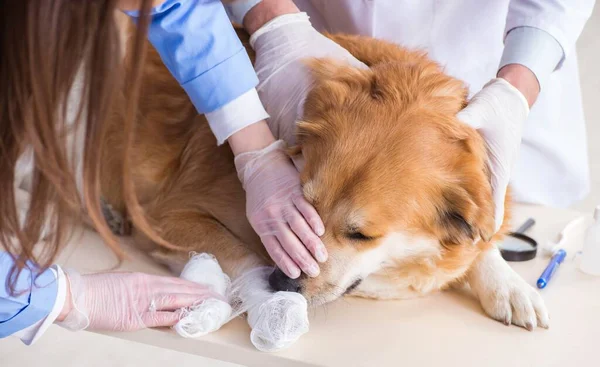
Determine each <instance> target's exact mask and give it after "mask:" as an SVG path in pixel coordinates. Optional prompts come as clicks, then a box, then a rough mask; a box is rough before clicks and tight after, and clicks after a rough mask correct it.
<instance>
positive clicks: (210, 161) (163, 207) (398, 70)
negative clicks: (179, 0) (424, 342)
mask: <svg viewBox="0 0 600 367" xmlns="http://www.w3.org/2000/svg"><path fill="white" fill-rule="evenodd" d="M328 37H330V38H331V39H332V40H334V41H335V42H337V43H339V44H340V45H341V46H342V47H345V48H346V49H348V51H350V53H352V54H353V55H354V56H355V57H356V58H358V59H359V60H361V61H363V62H364V63H365V64H366V65H368V66H369V68H368V69H358V68H354V67H351V66H348V65H345V64H340V63H338V62H336V61H333V60H323V59H316V60H307V62H308V65H309V67H310V69H311V70H312V73H313V75H312V76H313V78H314V88H313V89H312V90H311V92H310V93H309V95H308V97H307V100H306V102H305V107H304V114H303V116H302V119H301V120H300V121H299V122H298V123H297V141H298V146H296V147H294V148H293V153H294V154H301V155H302V157H303V159H304V161H305V166H304V168H303V170H302V172H301V180H302V183H303V190H304V195H305V197H306V199H307V200H308V201H309V202H310V203H312V205H314V207H315V208H316V210H317V211H318V213H319V214H320V216H321V217H322V219H323V222H324V224H325V228H326V231H325V235H324V236H323V237H322V240H323V242H324V244H325V246H326V248H327V251H328V253H329V260H328V261H327V262H326V263H325V264H322V265H321V274H320V275H319V276H317V277H314V278H310V277H306V276H301V277H300V278H298V279H289V278H287V277H286V276H285V275H284V274H283V273H282V272H281V271H274V273H273V274H272V275H271V277H270V284H271V286H272V287H273V288H274V290H286V291H296V292H299V293H301V294H302V295H303V296H304V297H305V298H306V299H307V300H308V303H309V305H312V306H316V305H321V304H323V303H326V302H331V301H334V300H335V299H337V298H339V297H341V296H343V295H346V294H348V295H351V296H359V297H368V298H373V299H399V298H409V297H415V296H422V295H426V294H428V293H431V292H435V291H438V290H441V289H444V288H447V287H449V286H452V285H454V284H462V283H465V284H468V285H469V286H470V288H471V289H472V291H473V293H474V294H475V296H477V298H478V299H479V300H480V301H481V305H482V307H483V309H484V310H485V312H486V313H487V314H488V315H490V316H491V317H492V318H494V319H496V320H499V321H501V322H504V323H506V324H510V323H512V324H515V325H519V326H522V327H525V328H527V329H529V330H531V329H532V328H534V327H536V326H541V327H547V325H548V315H547V312H546V309H545V306H544V303H543V300H542V299H541V297H540V296H539V294H538V293H537V292H536V291H535V290H534V289H533V287H531V286H530V285H528V284H527V283H526V282H525V281H524V280H523V279H521V278H520V277H519V275H517V274H516V273H515V272H514V271H513V270H512V268H510V267H509V266H508V265H507V264H506V262H505V261H504V260H503V259H502V258H501V256H500V253H499V251H498V250H497V249H496V248H495V246H494V242H495V241H497V240H498V239H500V238H501V236H502V233H505V231H506V225H505V226H504V227H503V229H502V230H501V231H500V233H499V234H498V235H496V236H493V233H494V220H493V213H494V210H493V209H494V207H493V205H494V204H493V201H492V196H491V186H490V183H489V172H488V169H487V166H486V161H487V156H486V149H485V145H484V141H483V140H482V138H481V137H480V135H479V134H478V133H477V132H476V131H475V130H474V129H472V128H471V127H469V126H466V125H464V124H462V123H461V122H459V121H458V120H457V119H456V117H455V116H456V114H457V112H459V111H460V110H461V109H462V108H463V107H464V106H465V105H466V98H467V90H466V88H465V87H464V85H463V83H462V82H460V81H459V80H456V79H454V78H452V77H450V76H448V75H446V74H444V73H443V72H442V70H441V69H440V67H439V66H438V65H437V64H436V63H434V62H433V61H431V60H430V59H428V58H427V56H426V55H425V54H424V53H420V52H412V51H408V50H406V49H403V48H401V47H399V46H397V45H394V44H391V43H386V42H383V41H379V40H375V39H371V38H365V37H358V36H346V35H329V36H328ZM244 41H245V40H244ZM249 53H250V54H251V53H252V52H251V50H249ZM140 98H141V99H140V111H139V119H138V121H137V122H136V124H137V125H136V131H135V145H134V147H133V151H132V152H131V153H132V155H133V156H132V159H133V169H134V172H133V177H134V185H135V189H136V193H137V196H138V198H139V200H140V203H141V204H142V206H143V208H144V211H145V213H146V214H147V216H148V218H149V220H150V221H151V223H152V224H153V225H154V226H156V228H157V229H158V231H159V233H160V235H161V236H162V237H163V238H164V239H165V240H166V241H168V242H169V243H171V244H173V245H175V246H177V247H178V248H179V250H174V249H170V248H165V247H163V246H159V245H157V244H155V243H153V242H152V241H151V240H149V239H147V238H145V237H143V236H141V235H134V236H135V240H136V242H137V244H138V245H139V246H140V247H141V248H143V249H145V250H146V251H148V253H151V254H152V255H153V256H154V257H155V258H156V259H157V260H159V261H161V262H162V263H164V264H167V265H169V266H171V268H172V269H174V270H177V269H179V270H180V269H181V268H182V267H183V265H184V264H185V263H186V261H187V260H188V253H189V252H190V251H196V252H206V253H210V254H213V255H214V256H215V257H216V258H217V260H218V261H219V263H220V265H221V267H222V268H223V270H224V271H225V273H227V274H228V275H229V276H230V277H231V278H233V279H235V278H236V277H239V276H240V275H241V274H242V273H244V272H246V271H247V270H250V269H252V268H255V267H259V266H265V265H272V261H271V260H270V258H269V257H268V255H267V253H266V251H265V249H264V248H263V246H262V244H261V242H260V239H259V238H258V236H257V235H256V234H255V233H254V231H253V229H252V227H251V226H250V224H249V223H248V221H247V219H246V216H245V197H244V195H245V193H244V190H243V188H242V186H241V184H240V182H239V181H238V178H237V174H236V170H235V167H234V163H233V158H234V157H233V155H232V153H231V150H230V148H229V147H228V146H227V145H223V146H220V147H218V146H217V145H216V141H215V138H214V137H213V135H212V133H211V131H210V130H209V127H208V124H207V123H206V121H205V119H204V117H203V116H201V115H198V114H197V113H196V110H195V109H194V106H193V105H192V103H191V102H190V101H189V99H188V97H187V95H186V94H185V92H184V91H183V89H182V88H181V87H180V86H179V85H178V83H177V82H176V81H175V80H174V79H173V78H172V77H171V75H170V73H169V72H168V70H167V69H166V67H165V66H164V65H163V63H162V61H161V59H160V57H159V56H158V54H157V53H156V52H155V51H154V50H150V51H149V54H148V56H147V59H146V63H145V66H144V76H143V85H142V96H141V97H140ZM120 107H124V106H120ZM120 107H119V106H117V108H116V109H115V111H114V113H113V117H114V118H113V120H112V127H111V131H110V133H109V134H108V135H107V136H106V141H105V144H107V146H110V147H111V149H110V150H108V149H107V150H105V157H103V162H104V166H103V167H102V187H103V197H104V199H105V200H106V201H107V202H108V203H110V204H111V205H112V207H113V208H115V209H117V210H120V211H123V210H124V208H125V205H124V202H123V197H122V194H121V193H122V191H123V189H122V187H121V186H120V182H121V179H120V178H119V177H120V172H121V169H122V166H121V165H122V162H121V161H120V158H119V157H121V155H122V153H123V146H124V142H123V137H122V131H121V126H122V124H121V123H120V121H121V119H122V118H123V114H122V111H120V110H119V108H120ZM508 204H509V203H508V202H507V212H508V209H509V207H508V206H509V205H508Z"/></svg>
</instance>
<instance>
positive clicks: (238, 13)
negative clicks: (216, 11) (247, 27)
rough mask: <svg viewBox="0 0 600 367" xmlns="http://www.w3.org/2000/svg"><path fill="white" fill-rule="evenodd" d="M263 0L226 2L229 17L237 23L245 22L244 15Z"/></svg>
mask: <svg viewBox="0 0 600 367" xmlns="http://www.w3.org/2000/svg"><path fill="white" fill-rule="evenodd" d="M261 1H262V0H234V1H233V2H230V3H226V4H224V5H225V10H226V11H227V15H229V19H231V21H232V22H234V23H237V24H244V17H245V16H246V13H248V12H249V11H250V9H252V8H254V7H255V6H256V5H257V4H258V3H260V2H261Z"/></svg>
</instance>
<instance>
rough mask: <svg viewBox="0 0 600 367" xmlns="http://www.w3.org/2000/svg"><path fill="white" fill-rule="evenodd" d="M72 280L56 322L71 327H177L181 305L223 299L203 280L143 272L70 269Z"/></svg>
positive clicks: (118, 328)
mask: <svg viewBox="0 0 600 367" xmlns="http://www.w3.org/2000/svg"><path fill="white" fill-rule="evenodd" d="M67 279H68V283H69V287H68V290H67V300H66V302H65V306H64V308H63V310H62V312H61V314H60V315H59V317H58V318H57V323H58V324H59V325H61V326H63V327H65V328H67V329H70V330H82V329H90V330H111V331H134V330H139V329H144V328H148V327H161V326H173V325H175V324H176V323H177V322H178V321H179V319H180V312H179V310H180V309H181V308H184V307H190V306H192V305H194V304H197V303H199V302H201V301H203V300H205V299H208V298H218V299H222V297H221V296H219V295H217V294H216V293H214V292H212V291H210V289H209V288H208V287H206V286H203V285H201V284H198V283H194V282H190V281H187V280H184V279H179V278H172V277H163V276H156V275H150V274H144V273H126V272H112V273H98V274H89V275H80V274H78V273H77V272H75V271H68V272H67Z"/></svg>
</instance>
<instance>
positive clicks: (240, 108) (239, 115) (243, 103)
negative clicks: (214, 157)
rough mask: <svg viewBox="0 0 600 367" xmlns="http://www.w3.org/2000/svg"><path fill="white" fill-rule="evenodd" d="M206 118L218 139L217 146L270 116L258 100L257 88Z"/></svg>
mask: <svg viewBox="0 0 600 367" xmlns="http://www.w3.org/2000/svg"><path fill="white" fill-rule="evenodd" d="M205 116H206V120H207V121H208V124H209V125H210V129H211V130H212V132H213V134H214V135H215V137H216V138H217V144H219V145H221V144H223V143H224V142H225V141H226V140H227V139H228V138H229V137H230V136H231V135H233V134H235V133H236V132H238V131H240V130H242V129H243V128H245V127H247V126H250V125H252V124H254V123H256V122H258V121H261V120H264V119H267V118H268V117H269V114H268V113H267V111H265V108H264V107H263V104H262V103H261V101H260V98H258V93H257V92H256V88H252V89H251V90H249V91H248V92H246V93H244V94H242V95H241V96H239V97H238V98H236V99H234V100H233V101H231V102H229V103H227V104H226V105H224V106H223V107H221V108H219V109H218V110H216V111H213V112H209V113H206V114H205Z"/></svg>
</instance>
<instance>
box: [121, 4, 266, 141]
mask: <svg viewBox="0 0 600 367" xmlns="http://www.w3.org/2000/svg"><path fill="white" fill-rule="evenodd" d="M126 13H127V14H129V15H130V16H132V17H134V18H135V17H137V16H138V15H139V14H138V12H137V11H126ZM148 39H149V40H150V42H151V43H152V45H153V46H154V47H155V48H156V50H157V51H158V53H159V55H160V56H161V59H162V60H163V62H164V63H165V65H166V66H167V68H168V69H169V71H170V72H171V74H172V75H173V76H174V77H175V79H176V80H177V81H178V82H179V84H180V85H181V86H182V88H183V89H184V90H185V91H186V93H187V94H188V96H189V97H190V100H191V101H192V103H193V104H194V106H195V107H196V109H197V110H198V112H199V113H201V114H204V115H205V116H206V119H207V120H208V123H209V125H210V127H211V130H212V131H213V133H214V135H215V137H216V138H217V143H218V144H222V143H224V142H225V141H227V139H228V138H229V137H231V136H232V135H233V134H235V133H237V132H240V131H241V130H243V129H244V128H246V127H248V126H250V125H252V124H255V123H259V124H265V125H266V123H265V122H264V119H266V118H267V117H268V114H267V113H266V111H265V109H264V108H263V106H262V103H261V102H260V99H259V98H258V94H257V92H256V89H255V87H256V85H257V84H258V79H257V77H256V73H255V72H254V69H253V67H252V63H251V62H250V59H249V57H248V54H247V53H246V51H245V49H244V47H243V45H242V43H241V42H240V40H239V39H238V37H237V35H236V33H235V30H234V29H233V27H232V25H231V22H230V21H229V18H228V16H227V13H226V12H225V9H224V8H223V5H222V4H221V2H220V1H218V0H212V1H202V2H198V1H192V0H167V1H165V2H163V3H162V4H160V5H159V6H156V7H154V8H152V10H151V22H150V25H149V29H148ZM271 139H272V136H271ZM249 140H250V139H249ZM252 140H253V139H252ZM234 145H235V143H234ZM261 147H262V146H261V145H260V144H258V145H257V146H251V147H250V148H257V149H258V148H261ZM237 150H238V151H239V150H241V149H239V147H238V149H237Z"/></svg>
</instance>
